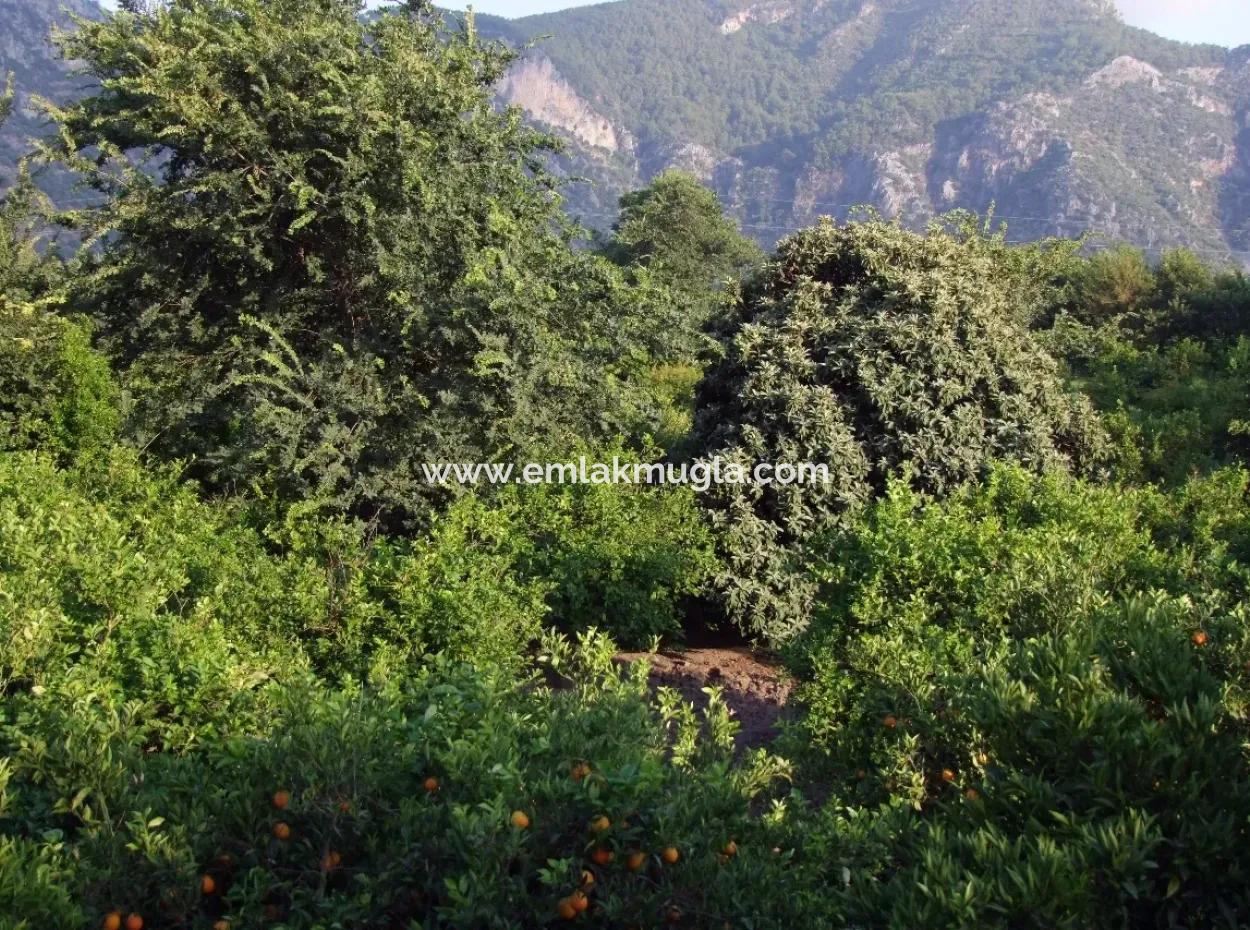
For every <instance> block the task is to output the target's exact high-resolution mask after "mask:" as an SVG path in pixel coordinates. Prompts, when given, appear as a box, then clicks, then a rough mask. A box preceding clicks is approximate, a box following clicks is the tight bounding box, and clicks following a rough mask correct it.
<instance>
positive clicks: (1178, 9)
mask: <svg viewBox="0 0 1250 930" xmlns="http://www.w3.org/2000/svg"><path fill="white" fill-rule="evenodd" d="M1116 2H1117V3H1118V4H1119V6H1120V11H1121V12H1122V13H1123V14H1124V18H1125V20H1127V21H1128V22H1130V23H1132V24H1133V25H1134V26H1141V27H1143V28H1145V29H1149V30H1151V31H1153V32H1157V33H1159V34H1160V35H1165V36H1167V37H1169V38H1172V39H1181V40H1182V41H1185V42H1214V43H1216V44H1218V45H1246V44H1250V0H1116ZM584 4H585V0H474V2H473V8H474V9H475V10H477V11H478V12H479V13H495V14H498V15H500V16H512V17H516V16H528V15H530V14H531V13H546V12H549V11H551V10H563V9H565V8H567V7H571V6H583V5H584ZM464 5H465V3H464V2H463V0H460V2H456V3H448V6H460V7H463V6H464Z"/></svg>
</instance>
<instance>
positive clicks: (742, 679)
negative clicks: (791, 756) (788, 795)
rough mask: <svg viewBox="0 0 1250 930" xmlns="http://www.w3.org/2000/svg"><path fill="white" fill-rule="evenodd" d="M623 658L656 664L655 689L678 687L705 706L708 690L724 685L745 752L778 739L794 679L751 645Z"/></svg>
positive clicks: (627, 654) (623, 656)
mask: <svg viewBox="0 0 1250 930" xmlns="http://www.w3.org/2000/svg"><path fill="white" fill-rule="evenodd" d="M617 660H618V661H620V662H631V663H632V662H639V661H645V662H648V663H650V665H651V683H652V685H653V686H654V687H661V686H666V687H670V688H675V689H677V691H679V692H680V693H681V694H682V696H683V697H685V699H686V700H687V701H690V702H692V703H693V704H694V705H695V706H696V707H699V708H702V707H704V706H706V704H707V695H705V694H704V693H703V689H704V688H707V687H713V686H714V687H718V688H721V689H722V691H723V692H724V697H725V703H726V704H728V705H729V708H730V710H731V711H732V713H733V715H734V718H735V719H736V720H737V721H738V723H739V724H740V725H741V729H740V730H739V732H738V740H737V742H738V750H739V752H742V751H744V750H747V749H754V748H756V747H759V746H766V745H768V743H770V742H771V741H772V740H773V738H774V737H775V736H776V733H777V723H778V721H779V720H780V719H781V718H782V716H783V715H784V713H785V707H786V702H787V700H788V699H789V697H790V691H791V683H790V682H789V681H788V680H787V679H786V678H785V677H784V675H783V674H782V671H781V669H780V668H779V667H778V666H777V665H775V664H773V663H772V662H770V661H769V660H768V659H767V658H766V657H764V656H761V655H760V654H759V653H756V652H752V651H751V650H750V649H749V648H747V647H746V646H691V647H690V648H688V649H681V650H676V649H674V650H664V651H662V652H659V653H654V654H653V653H647V652H622V653H620V654H619V655H618V656H617Z"/></svg>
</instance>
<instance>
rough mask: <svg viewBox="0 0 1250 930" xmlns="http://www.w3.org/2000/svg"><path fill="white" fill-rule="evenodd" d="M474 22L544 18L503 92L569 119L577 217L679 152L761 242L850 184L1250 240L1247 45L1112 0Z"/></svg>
mask: <svg viewBox="0 0 1250 930" xmlns="http://www.w3.org/2000/svg"><path fill="white" fill-rule="evenodd" d="M477 25H478V29H479V31H481V32H482V33H483V34H486V35H490V36H492V37H495V38H499V39H502V40H504V41H506V42H509V43H511V44H514V45H516V46H518V47H521V46H523V45H525V44H526V43H529V42H530V41H531V40H534V39H541V41H538V42H537V43H536V44H535V45H534V46H533V47H530V48H527V49H526V50H525V52H524V55H523V58H522V60H521V61H520V62H519V63H518V64H517V65H516V66H515V67H514V69H513V71H512V72H511V74H510V75H509V76H508V78H507V79H506V80H505V82H504V83H503V85H502V87H501V96H502V97H503V99H504V100H505V101H506V102H508V103H512V104H516V105H518V106H520V107H522V108H523V109H524V110H525V111H526V112H527V113H528V114H529V115H530V117H531V118H532V119H534V120H535V121H537V122H539V123H542V124H544V125H547V126H549V127H552V128H554V129H555V130H556V131H557V132H558V133H560V134H561V135H563V136H565V137H566V138H567V139H568V140H569V143H570V151H569V154H568V156H567V164H566V169H567V170H568V171H570V172H571V173H573V174H576V175H580V176H583V177H586V178H588V179H590V180H592V181H593V182H594V184H593V185H592V184H582V185H578V186H577V187H575V188H574V189H573V190H572V192H571V198H570V200H571V208H572V209H573V211H574V212H577V213H579V214H581V215H582V216H583V217H584V218H585V220H586V222H587V223H588V224H589V225H593V226H603V225H606V224H607V223H610V221H611V217H612V215H613V212H614V203H615V197H616V195H617V194H619V192H620V191H621V190H623V189H627V188H631V187H637V186H639V185H641V184H643V183H645V182H646V181H647V180H648V179H649V178H650V177H652V176H653V175H655V174H656V173H657V172H659V171H661V170H663V169H664V168H666V167H670V166H675V167H681V168H685V169H687V170H690V171H693V172H694V173H695V174H697V175H699V176H700V177H702V178H703V179H705V180H706V181H707V182H708V183H709V184H711V185H712V186H713V187H715V188H716V190H717V191H718V192H719V193H720V194H721V196H722V197H723V198H724V199H725V201H726V202H727V204H728V205H729V206H730V207H731V209H732V210H733V211H734V212H735V213H736V214H737V216H738V217H739V218H740V219H741V220H742V222H743V223H744V224H745V227H746V229H747V231H748V232H751V233H753V234H754V235H755V236H756V237H757V238H759V239H761V240H763V241H766V242H768V241H772V240H775V239H776V238H777V237H778V236H780V235H782V234H784V233H785V232H786V231H789V230H791V229H794V228H796V227H799V226H803V225H806V224H808V223H810V222H811V221H812V220H813V219H814V218H815V217H817V216H818V215H821V214H833V215H837V216H843V215H845V214H846V213H847V211H848V210H849V208H850V206H852V205H857V204H869V205H872V206H875V207H876V208H877V209H878V210H880V211H881V212H882V213H884V214H886V215H887V216H891V217H895V216H897V217H901V218H903V219H904V220H906V221H908V222H913V223H920V222H923V221H924V220H925V219H926V218H927V217H929V216H932V215H933V214H934V213H935V212H940V211H945V210H949V209H952V208H957V207H964V208H969V209H973V210H977V211H985V210H987V209H988V208H989V207H990V206H991V204H993V205H995V207H996V212H997V215H998V216H1000V217H1001V218H1003V219H1005V220H1007V221H1008V223H1009V226H1010V229H1011V234H1012V236H1013V238H1022V239H1033V238H1038V237H1041V236H1046V235H1078V234H1080V233H1082V232H1086V231H1095V232H1098V233H1100V234H1102V235H1104V236H1105V237H1107V238H1109V239H1115V240H1120V239H1123V240H1128V241H1130V242H1134V243H1136V244H1138V245H1140V246H1142V247H1144V248H1146V249H1148V250H1158V249H1161V248H1165V247H1169V246H1174V245H1178V244H1186V245H1189V246H1191V247H1194V248H1196V249H1198V250H1199V251H1201V252H1202V253H1203V254H1204V255H1206V256H1208V257H1210V258H1214V259H1225V260H1227V259H1229V258H1231V257H1234V256H1235V257H1236V258H1238V259H1240V260H1242V261H1248V260H1250V47H1243V48H1241V49H1237V50H1228V49H1224V48H1220V47H1217V46H1193V45H1186V44H1183V43H1178V42H1172V41H1169V40H1166V39H1163V38H1160V37H1159V36H1156V35H1153V34H1151V33H1149V32H1146V31H1144V30H1140V29H1136V28H1133V27H1130V26H1128V25H1126V24H1125V23H1124V22H1123V21H1121V20H1120V18H1119V17H1118V15H1117V13H1116V12H1115V7H1114V3H1113V2H1112V0H618V2H614V3H604V4H599V5H596V6H589V7H581V8H577V9H571V10H565V11H562V12H558V13H549V14H545V15H541V16H531V17H526V18H522V19H516V20H506V19H500V18H496V17H485V16H480V17H478V19H477Z"/></svg>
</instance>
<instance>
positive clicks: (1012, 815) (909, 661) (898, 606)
mask: <svg viewBox="0 0 1250 930" xmlns="http://www.w3.org/2000/svg"><path fill="white" fill-rule="evenodd" d="M1246 486H1247V475H1246V474H1245V473H1244V472H1239V471H1228V472H1223V473H1220V474H1217V475H1215V476H1213V477H1212V478H1210V479H1207V480H1205V481H1200V482H1194V483H1192V484H1191V485H1189V486H1187V487H1186V488H1184V489H1182V490H1179V491H1176V492H1172V493H1170V494H1165V493H1163V492H1160V491H1156V490H1152V489H1144V490H1138V491H1129V490H1126V489H1123V488H1098V487H1091V486H1088V485H1085V484H1082V483H1080V482H1072V481H1070V480H1065V479H1061V478H1058V477H1046V478H1036V477H1032V476H1029V475H1028V474H1027V473H1025V472H1023V471H1021V470H1019V469H1018V468H1012V469H999V470H996V471H995V472H994V474H993V476H992V477H991V479H990V480H989V481H988V483H987V484H986V485H985V487H984V488H983V489H974V488H969V489H966V490H964V491H962V492H961V493H960V494H958V495H955V496H954V497H953V498H951V499H950V500H948V501H946V502H945V503H941V504H936V503H926V502H924V501H923V500H922V499H921V498H919V497H917V496H916V494H915V492H913V491H910V490H908V489H906V488H904V487H902V486H901V485H896V486H895V488H894V490H893V491H892V493H891V494H890V495H889V496H888V497H887V498H886V499H885V500H883V501H881V502H880V503H878V504H877V505H876V506H875V507H873V508H872V509H871V511H870V512H869V514H867V515H866V516H865V518H864V520H863V522H862V523H860V524H859V525H858V526H856V527H855V528H853V529H850V530H847V531H846V532H845V533H842V534H839V535H837V536H836V537H834V538H831V539H829V540H827V541H826V543H825V545H824V547H823V551H825V552H826V553H827V554H828V556H827V557H828V559H829V562H828V564H827V567H826V569H825V571H824V573H823V575H824V580H825V582H826V584H827V586H828V587H827V594H826V596H825V597H824V599H823V600H822V602H821V607H820V609H819V610H818V611H817V613H816V618H815V619H814V620H813V624H812V627H811V629H810V630H809V631H808V633H807V634H806V635H805V637H804V638H803V639H802V640H801V641H799V642H798V643H796V644H794V646H793V647H792V652H791V657H790V659H791V662H792V663H793V667H794V668H795V670H796V672H798V674H799V675H800V677H801V679H802V681H801V684H800V687H799V690H798V695H799V701H800V704H801V707H802V715H801V717H800V718H799V722H798V723H797V724H796V729H795V731H794V733H793V737H794V738H795V743H794V745H795V747H796V750H798V751H800V752H802V753H803V755H804V761H805V768H806V769H807V772H806V774H807V777H809V778H815V779H816V780H818V781H819V782H822V783H825V784H832V785H833V786H834V788H833V793H834V797H833V798H831V800H830V802H829V804H828V805H827V812H826V816H827V817H828V821H827V822H826V824H825V827H824V829H826V830H828V831H830V836H829V838H828V839H827V842H829V843H830V844H832V845H834V846H836V847H838V848H839V849H840V850H841V855H842V856H844V857H845V860H846V861H847V862H848V868H849V869H850V871H851V875H852V878H851V882H850V885H849V888H848V894H847V898H846V900H845V904H846V907H847V912H846V913H847V915H848V920H849V921H850V922H851V923H853V924H855V923H859V924H864V925H870V926H890V927H898V928H903V927H914V926H941V927H974V926H975V927H1038V928H1042V927H1047V928H1049V927H1074V928H1075V927H1085V926H1093V925H1098V926H1135V927H1137V926H1169V925H1176V924H1177V923H1179V924H1180V925H1185V926H1222V925H1230V926H1231V925H1235V924H1236V923H1237V921H1238V918H1236V917H1233V916H1230V915H1240V918H1239V919H1240V920H1244V919H1245V918H1246V916H1247V915H1250V896H1247V895H1246V894H1245V888H1246V887H1250V886H1248V885H1247V882H1246V878H1247V876H1250V856H1247V854H1246V850H1247V849H1250V847H1248V846H1247V845H1246V843H1245V840H1246V838H1247V830H1248V828H1250V777H1248V776H1247V768H1246V755H1245V745H1246V737H1247V733H1248V731H1247V728H1246V708H1247V698H1248V695H1247V691H1246V688H1245V678H1244V669H1245V668H1246V667H1247V666H1246V663H1247V661H1250V625H1248V624H1247V619H1250V618H1247V616H1246V614H1245V610H1244V607H1243V606H1242V602H1243V599H1244V597H1245V592H1246V580H1247V577H1248V576H1247V571H1246V565H1247V563H1248V561H1250V559H1248V556H1250V509H1248V508H1247V506H1246V502H1245V501H1246V498H1245V492H1246ZM1138 592H1140V593H1138ZM800 747H802V748H800ZM845 807H851V808H854V809H856V810H860V811H862V813H861V814H858V815H856V816H853V817H848V816H845V815H842V814H838V813H836V811H838V810H839V809H841V808H845ZM1169 921H1171V923H1169ZM1221 921H1223V922H1221Z"/></svg>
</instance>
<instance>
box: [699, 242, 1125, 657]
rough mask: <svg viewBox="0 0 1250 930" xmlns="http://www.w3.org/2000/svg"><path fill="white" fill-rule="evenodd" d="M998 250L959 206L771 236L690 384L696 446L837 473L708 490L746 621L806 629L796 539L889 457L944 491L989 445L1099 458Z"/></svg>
mask: <svg viewBox="0 0 1250 930" xmlns="http://www.w3.org/2000/svg"><path fill="white" fill-rule="evenodd" d="M1010 251H1011V250H1009V249H1007V248H1006V247H1005V246H1003V245H1002V243H1001V242H1000V241H999V240H998V239H997V238H995V237H986V236H983V235H981V234H980V232H979V231H978V230H977V229H976V228H975V226H973V225H972V224H970V223H968V222H966V221H965V222H964V225H962V226H959V227H957V228H955V229H954V230H943V229H941V228H936V227H935V228H934V229H932V230H930V232H929V233H928V234H927V235H917V234H914V233H911V232H908V231H906V230H904V229H902V228H901V227H899V226H895V225H891V224H888V223H885V222H881V221H878V220H870V221H866V222H859V223H852V224H850V225H847V226H845V227H836V226H833V225H831V224H829V223H824V224H822V225H821V226H818V227H816V228H813V229H810V230H807V231H805V232H801V233H798V234H796V235H794V236H791V237H790V238H788V239H786V240H785V241H784V242H782V244H781V245H780V247H779V249H778V252H777V255H776V256H775V258H774V259H773V261H772V262H771V263H770V264H769V265H768V267H767V269H766V270H765V272H764V273H763V275H762V276H761V277H760V278H759V279H758V280H756V281H755V282H754V283H752V284H751V285H750V286H749V287H747V289H746V290H745V293H744V294H743V297H742V299H741V302H740V304H739V305H738V307H737V308H736V311H735V314H734V316H733V318H732V320H731V321H730V328H729V332H728V334H727V337H728V339H729V340H730V342H729V347H728V353H727V357H726V358H725V360H724V361H723V362H722V363H721V364H720V365H719V366H718V367H716V368H715V369H714V370H713V371H711V372H710V373H709V375H708V377H707V379H706V380H705V382H704V384H703V386H702V387H701V390H700V397H699V400H700V406H699V409H698V414H697V417H698V418H697V421H696V432H697V434H698V440H699V443H700V447H701V449H702V451H703V452H704V454H706V455H709V456H711V455H719V456H722V457H724V458H725V459H727V460H730V461H737V462H740V463H742V464H745V465H748V466H750V465H751V464H753V463H755V462H790V463H802V462H817V463H828V465H829V466H830V470H831V476H832V480H831V481H830V482H829V483H828V484H827V485H823V486H812V485H809V486H804V487H799V486H791V487H788V488H779V487H776V486H771V487H758V486H750V485H736V486H722V487H720V488H716V489H713V491H712V492H711V493H710V494H709V495H707V504H708V506H709V507H710V508H711V509H712V511H713V512H714V518H715V520H716V521H717V527H718V532H719V534H720V544H721V546H722V548H723V552H724V558H725V560H726V563H727V572H726V574H725V575H724V577H723V578H722V581H721V585H720V587H721V590H722V592H723V595H724V600H725V603H726V605H727V607H728V610H729V612H730V614H731V615H732V616H733V617H734V618H735V619H736V620H737V621H738V622H739V623H740V624H742V625H743V626H744V627H745V628H746V629H747V630H748V631H749V632H751V633H753V634H756V635H762V636H765V637H768V638H771V639H776V640H780V639H784V638H786V637H787V636H789V635H791V634H793V633H794V632H795V631H796V630H797V629H799V628H801V626H802V625H803V623H804V622H805V620H806V610H807V607H808V605H809V604H810V601H811V594H812V588H811V584H810V582H809V580H808V579H807V578H805V577H804V576H803V575H802V574H801V560H800V557H801V551H800V544H801V543H802V542H803V541H804V540H805V539H806V538H809V537H810V536H811V535H812V534H814V533H818V532H821V531H823V530H825V529H828V528H829V527H830V526H832V525H834V524H835V523H836V521H837V520H838V519H839V518H840V517H841V516H842V515H844V514H846V513H847V512H849V511H851V510H853V509H854V507H855V506H856V505H858V504H860V503H862V502H864V501H866V500H868V499H870V498H871V497H872V496H873V495H874V494H876V493H878V492H879V491H880V490H881V489H882V488H884V486H885V483H886V481H887V479H888V477H889V476H891V475H893V474H895V473H896V472H899V471H902V472H904V473H905V474H906V475H907V476H908V477H909V480H910V481H911V482H912V483H914V485H915V486H916V487H918V488H921V489H924V490H928V491H932V492H937V493H941V492H945V491H948V490H950V489H951V488H954V487H956V486H957V485H959V484H960V483H961V482H963V481H966V480H968V479H970V478H974V477H976V476H977V475H978V474H980V472H981V471H982V469H983V468H984V467H985V466H986V464H987V462H989V461H990V460H991V459H994V458H1008V459H1012V460H1015V461H1018V462H1021V463H1022V464H1025V465H1027V466H1028V467H1030V468H1032V469H1036V470H1040V471H1045V470H1050V469H1067V468H1076V469H1083V468H1088V467H1090V466H1091V465H1092V464H1094V463H1095V462H1096V461H1097V460H1098V458H1099V456H1100V454H1101V450H1102V444H1103V434H1102V431H1101V428H1100V426H1099V424H1098V423H1097V420H1096V417H1095V416H1094V414H1093V412H1092V410H1091V409H1090V408H1089V405H1088V403H1086V402H1085V401H1084V400H1082V399H1080V398H1078V397H1076V396H1074V395H1072V394H1070V393H1068V392H1067V391H1066V390H1065V389H1064V387H1063V385H1062V382H1061V380H1060V373H1059V370H1058V367H1057V365H1056V363H1055V362H1054V361H1053V360H1052V359H1051V357H1050V356H1049V355H1047V353H1046V352H1045V351H1044V350H1043V349H1042V348H1041V346H1040V345H1039V344H1038V343H1037V342H1036V341H1035V339H1034V338H1033V336H1032V335H1031V334H1030V332H1029V331H1028V329H1027V328H1026V325H1025V324H1026V322H1027V321H1028V320H1030V319H1031V318H1032V316H1033V314H1034V313H1035V308H1033V307H1030V306H1027V305H1025V304H1023V303H1022V300H1023V299H1026V298H1027V297H1028V296H1029V295H1033V294H1036V293H1037V291H1038V289H1039V286H1038V284H1037V283H1036V281H1035V282H1034V283H1033V284H1031V285H1027V286H1026V285H1023V284H1022V285H1021V286H1020V287H1017V286H1016V285H1017V283H1018V282H1024V281H1026V280H1030V276H1029V275H1028V274H1026V273H1024V272H1025V269H1026V267H1027V265H1025V264H1024V263H1021V262H1019V261H1018V259H1016V258H1014V257H1013V258H1008V257H1007V256H1008V255H1009V253H1010ZM1039 256H1040V258H1044V257H1045V253H1039ZM1040 258H1039V260H1040Z"/></svg>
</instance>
